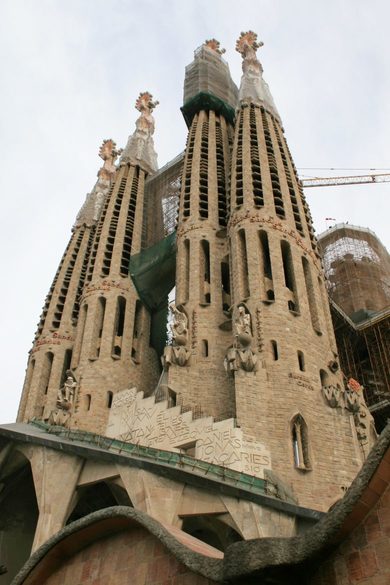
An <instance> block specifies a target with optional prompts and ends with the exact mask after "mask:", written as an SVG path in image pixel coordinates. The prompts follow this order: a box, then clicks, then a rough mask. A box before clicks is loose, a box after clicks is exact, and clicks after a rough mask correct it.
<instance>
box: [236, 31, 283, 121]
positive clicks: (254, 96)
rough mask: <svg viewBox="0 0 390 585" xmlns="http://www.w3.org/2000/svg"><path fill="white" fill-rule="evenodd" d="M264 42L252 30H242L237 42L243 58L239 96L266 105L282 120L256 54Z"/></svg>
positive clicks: (244, 100) (244, 99)
mask: <svg viewBox="0 0 390 585" xmlns="http://www.w3.org/2000/svg"><path fill="white" fill-rule="evenodd" d="M263 44H264V43H263V42H262V41H258V40H257V34H256V33H255V32H253V31H252V30H248V31H247V32H242V33H241V35H240V37H239V39H238V40H237V42H236V51H238V52H239V53H240V54H241V56H242V58H243V62H242V71H243V75H242V77H241V85H240V91H239V94H238V97H239V101H240V102H253V103H255V104H259V105H262V106H264V108H265V109H266V110H268V111H269V112H270V113H271V114H272V115H274V116H275V117H276V118H277V119H278V120H279V121H280V116H279V114H278V110H277V109H276V106H275V102H274V99H273V97H272V95H271V92H270V90H269V87H268V84H267V83H266V82H265V81H264V79H263V75H262V74H263V67H262V65H261V63H260V61H259V60H258V58H257V55H256V51H257V49H259V48H260V47H262V46H263Z"/></svg>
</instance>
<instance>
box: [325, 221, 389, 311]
mask: <svg viewBox="0 0 390 585" xmlns="http://www.w3.org/2000/svg"><path fill="white" fill-rule="evenodd" d="M318 241H319V247H320V250H321V252H322V256H323V263H324V271H325V277H326V281H327V287H328V292H329V295H330V297H331V299H332V300H333V301H334V302H335V303H336V304H337V305H338V306H339V307H340V308H341V309H342V310H343V311H344V312H345V313H346V314H347V315H348V316H349V317H351V319H352V320H354V321H355V322H359V320H362V319H366V318H367V317H369V316H370V315H372V314H374V313H375V312H377V311H381V310H382V309H385V308H386V307H388V306H389V305H390V257H389V254H388V252H387V250H386V248H385V247H384V246H383V245H382V244H381V242H380V241H379V239H378V238H377V236H376V235H375V233H374V232H372V231H371V230H369V229H367V228H362V227H356V226H352V225H349V224H337V225H335V226H334V227H332V228H330V229H329V230H327V231H326V232H324V233H323V234H321V235H320V236H319V238H318Z"/></svg>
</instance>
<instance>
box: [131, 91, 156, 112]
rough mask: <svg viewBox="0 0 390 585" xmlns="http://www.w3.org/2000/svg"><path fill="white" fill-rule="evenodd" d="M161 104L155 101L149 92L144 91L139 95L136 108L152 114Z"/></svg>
mask: <svg viewBox="0 0 390 585" xmlns="http://www.w3.org/2000/svg"><path fill="white" fill-rule="evenodd" d="M158 104H159V102H158V101H157V100H156V101H153V96H152V94H151V93H149V92H148V91H144V92H142V93H140V94H139V96H138V98H137V101H136V102H135V107H136V109H137V110H138V111H139V112H141V113H142V112H146V111H147V110H148V111H149V112H152V111H153V110H154V108H155V107H156V106H158Z"/></svg>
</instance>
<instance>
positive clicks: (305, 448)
mask: <svg viewBox="0 0 390 585" xmlns="http://www.w3.org/2000/svg"><path fill="white" fill-rule="evenodd" d="M291 440H292V449H293V455H294V465H295V467H296V468H297V469H302V470H306V471H308V470H310V469H311V464H310V457H309V435H308V430H307V424H306V422H305V420H304V418H303V416H302V415H301V414H297V415H296V416H294V418H293V420H292V421H291Z"/></svg>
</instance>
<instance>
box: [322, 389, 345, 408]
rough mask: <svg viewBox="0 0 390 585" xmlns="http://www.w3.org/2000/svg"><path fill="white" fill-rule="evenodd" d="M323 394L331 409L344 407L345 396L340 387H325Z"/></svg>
mask: <svg viewBox="0 0 390 585" xmlns="http://www.w3.org/2000/svg"><path fill="white" fill-rule="evenodd" d="M322 393H323V395H324V397H325V399H326V401H327V403H328V405H329V406H330V407H331V408H338V407H342V406H344V401H343V395H342V392H341V389H340V388H339V387H338V386H334V385H333V384H328V385H327V386H323V387H322Z"/></svg>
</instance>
